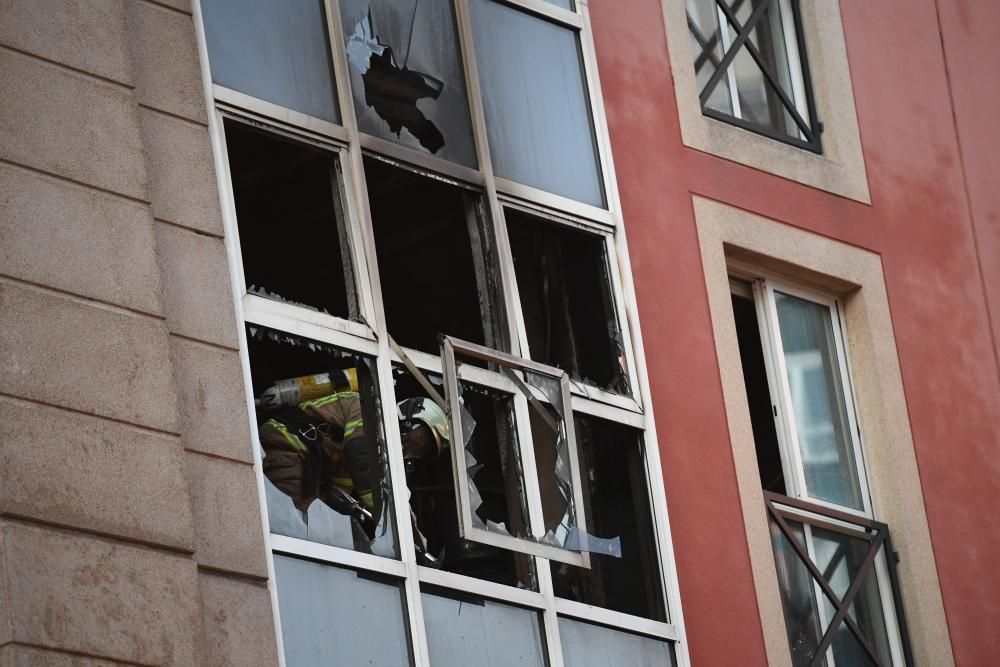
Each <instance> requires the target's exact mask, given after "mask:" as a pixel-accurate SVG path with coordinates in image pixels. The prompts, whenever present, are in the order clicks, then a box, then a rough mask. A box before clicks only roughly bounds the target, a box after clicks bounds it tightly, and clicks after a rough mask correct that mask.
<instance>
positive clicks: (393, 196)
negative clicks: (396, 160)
mask: <svg viewBox="0 0 1000 667" xmlns="http://www.w3.org/2000/svg"><path fill="white" fill-rule="evenodd" d="M365 179H366V180H367V183H368V201H369V204H370V206H371V214H372V227H373V228H374V232H375V248H376V253H377V255H378V267H379V278H380V279H381V285H382V301H383V304H384V307H385V317H386V324H387V328H388V330H389V333H390V334H391V335H392V336H393V338H395V339H396V340H397V341H398V342H399V344H400V345H403V346H404V347H410V348H414V349H417V350H420V351H422V352H427V353H429V354H437V352H438V335H439V334H441V333H445V334H448V335H453V336H456V337H460V338H463V339H465V340H471V341H474V342H477V343H482V344H486V345H489V346H491V347H494V346H496V345H497V340H496V336H495V331H497V330H498V327H497V325H496V323H495V315H494V313H495V312H496V308H495V305H494V304H495V302H496V296H495V295H496V294H497V291H498V289H499V288H498V286H497V276H496V272H495V271H492V270H490V269H489V266H490V263H491V261H492V260H491V257H490V255H491V251H490V249H489V246H488V244H489V243H490V240H489V239H490V238H491V237H490V236H489V235H487V234H485V233H484V232H483V224H484V222H483V218H484V215H485V214H484V211H483V206H482V200H481V197H482V196H481V195H480V194H477V193H474V192H471V191H469V190H466V189H464V188H461V187H458V186H457V185H453V184H450V183H449V182H447V181H445V180H443V179H440V178H433V177H430V176H424V175H419V174H417V173H416V172H414V171H411V170H409V169H406V168H404V167H401V166H397V165H394V164H391V163H388V162H385V161H383V160H379V159H375V158H365Z"/></svg>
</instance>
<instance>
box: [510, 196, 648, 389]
mask: <svg viewBox="0 0 1000 667" xmlns="http://www.w3.org/2000/svg"><path fill="white" fill-rule="evenodd" d="M504 215H505V217H506V219H507V234H508V236H509V238H510V248H511V253H512V254H513V256H514V272H515V273H516V275H517V289H518V293H519V295H520V298H521V312H522V313H523V315H524V326H525V329H526V333H527V336H528V345H529V347H530V350H531V358H532V359H533V360H535V361H540V362H542V363H544V364H548V365H550V366H555V367H557V368H561V369H563V370H564V371H566V372H567V373H569V374H570V376H571V377H572V378H573V379H575V380H580V381H583V382H586V383H588V384H592V385H595V386H597V387H601V388H602V389H608V390H610V391H616V392H621V393H624V392H627V391H628V379H627V376H626V373H625V357H624V350H623V347H622V342H621V341H622V339H621V332H620V331H619V328H618V319H617V314H616V312H615V308H614V300H613V298H612V294H611V281H610V278H609V274H608V257H607V253H606V251H605V245H604V238H603V237H601V236H599V235H597V234H590V233H587V232H584V231H581V230H577V229H573V228H571V227H567V226H565V225H560V224H558V223H554V222H548V221H546V220H543V219H540V218H537V217H534V216H531V215H529V214H527V213H524V212H522V211H520V210H517V209H512V208H508V209H506V211H505V212H504Z"/></svg>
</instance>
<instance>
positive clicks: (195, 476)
mask: <svg viewBox="0 0 1000 667" xmlns="http://www.w3.org/2000/svg"><path fill="white" fill-rule="evenodd" d="M191 11H192V8H191V5H190V2H185V1H183V0H172V1H169V2H168V1H162V2H147V1H145V0H13V1H11V2H4V3H2V4H0V89H2V90H3V91H4V93H3V95H0V229H2V233H0V310H2V312H3V325H2V327H0V417H2V420H3V423H5V424H7V432H6V434H5V436H4V438H2V439H0V471H2V474H3V484H2V485H0V665H4V666H5V667H6V666H7V665H11V666H12V665H80V666H84V665H86V666H90V665H112V664H122V663H128V664H149V665H151V664H157V665H193V664H211V665H252V664H261V665H271V664H275V663H276V662H277V650H276V646H275V634H274V630H273V622H272V613H271V609H270V607H271V603H270V596H269V593H268V589H267V585H266V580H267V567H266V557H265V550H264V538H263V531H262V528H261V518H260V513H259V509H258V505H257V503H255V502H248V499H253V498H256V494H257V487H256V480H255V477H254V472H253V465H252V460H253V456H252V451H251V445H250V437H249V419H248V415H247V409H246V401H245V393H244V389H243V375H242V370H241V366H240V362H239V356H238V352H237V332H236V319H235V314H234V309H233V305H232V296H231V293H230V287H229V284H230V283H229V278H228V269H227V263H226V253H225V246H224V239H223V231H222V230H223V227H222V221H221V214H220V209H219V196H218V190H217V188H216V179H215V176H214V167H213V164H212V151H211V145H210V143H209V135H208V127H207V117H206V110H205V102H204V93H203V88H202V79H201V71H200V66H199V59H198V53H197V46H196V41H195V28H194V24H193V21H192V16H191Z"/></svg>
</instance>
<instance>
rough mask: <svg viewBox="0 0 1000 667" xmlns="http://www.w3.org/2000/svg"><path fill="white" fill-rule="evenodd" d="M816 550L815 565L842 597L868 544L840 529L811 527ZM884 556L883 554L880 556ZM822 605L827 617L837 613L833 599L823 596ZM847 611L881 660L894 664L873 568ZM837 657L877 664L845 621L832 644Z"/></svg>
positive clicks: (839, 660)
mask: <svg viewBox="0 0 1000 667" xmlns="http://www.w3.org/2000/svg"><path fill="white" fill-rule="evenodd" d="M811 532H812V540H813V553H814V554H815V556H814V558H815V561H816V565H817V566H818V567H819V569H820V571H821V572H822V573H823V574H824V576H826V578H827V581H828V582H829V583H830V587H831V588H832V589H833V592H834V593H836V594H837V597H839V598H841V599H843V597H844V595H845V594H846V593H847V589H848V588H849V587H850V585H851V583H852V582H853V581H854V579H855V577H857V574H858V572H859V571H860V569H861V564H862V562H863V561H864V559H865V556H866V555H867V554H868V550H869V546H870V545H869V544H868V543H867V542H865V541H863V540H859V539H853V538H851V537H849V536H847V535H843V534H841V533H834V532H832V531H828V530H823V529H821V528H812V529H811ZM879 557H881V556H879ZM822 600H823V606H824V607H825V613H826V617H827V618H833V615H834V614H835V613H836V610H835V609H834V607H833V605H832V604H831V603H830V600H829V599H828V598H827V597H826V596H823V598H822ZM848 614H849V615H850V616H851V618H852V619H854V620H855V621H857V623H858V626H859V627H860V628H861V630H862V631H863V632H864V633H865V635H866V639H867V640H868V642H869V643H870V644H871V645H872V648H874V649H875V651H876V653H878V655H879V658H880V660H881V661H882V664H884V665H891V664H892V657H891V654H890V651H889V639H888V637H887V635H886V625H885V615H884V613H883V610H882V601H881V598H880V597H879V586H878V579H877V577H876V576H875V570H874V568H873V569H872V570H871V571H870V572H869V573H868V574H867V575H866V576H865V580H864V583H863V584H862V587H861V591H860V592H859V593H858V595H857V597H856V598H855V600H854V603H853V604H852V605H851V608H850V610H849V611H848ZM831 650H832V652H833V657H834V661H835V662H836V663H837V664H842V665H865V664H874V661H873V660H872V659H871V658H870V657H869V656H868V653H867V651H865V649H864V648H863V647H862V646H861V644H860V643H859V642H858V640H857V638H856V637H855V636H854V633H853V632H851V630H850V628H848V627H847V624H846V623H843V624H841V625H840V627H838V628H837V634H836V635H834V639H833V645H832V646H831Z"/></svg>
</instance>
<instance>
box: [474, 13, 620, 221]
mask: <svg viewBox="0 0 1000 667" xmlns="http://www.w3.org/2000/svg"><path fill="white" fill-rule="evenodd" d="M470 4H471V7H472V27H473V33H474V35H475V47H476V64H477V65H478V67H479V80H480V87H481V88H482V91H483V104H484V105H485V113H486V130H487V136H488V137H489V144H490V155H491V157H492V159H493V170H494V172H495V173H496V175H497V176H499V177H501V178H505V179H508V180H511V181H515V182H517V183H523V184H524V185H530V186H531V187H534V188H538V189H540V190H545V191H547V192H551V193H553V194H556V195H561V196H563V197H569V198H570V199H576V200H577V201H581V202H584V203H587V204H592V205H593V206H601V207H603V206H605V203H606V202H605V196H604V184H603V182H602V179H601V167H600V160H599V158H598V153H597V141H596V137H595V133H594V127H593V121H592V119H591V115H590V102H589V100H588V93H587V86H586V83H585V81H584V76H583V64H582V56H581V52H580V43H579V37H578V36H577V34H576V33H575V32H574V31H572V30H569V29H567V28H565V27H562V26H560V25H557V24H555V23H551V22H549V21H547V20H545V19H543V18H540V17H536V16H533V15H531V14H528V13H526V12H525V11H523V10H520V9H517V8H514V7H511V6H508V5H505V4H502V3H500V2H494V0H472V2H471V3H470Z"/></svg>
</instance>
